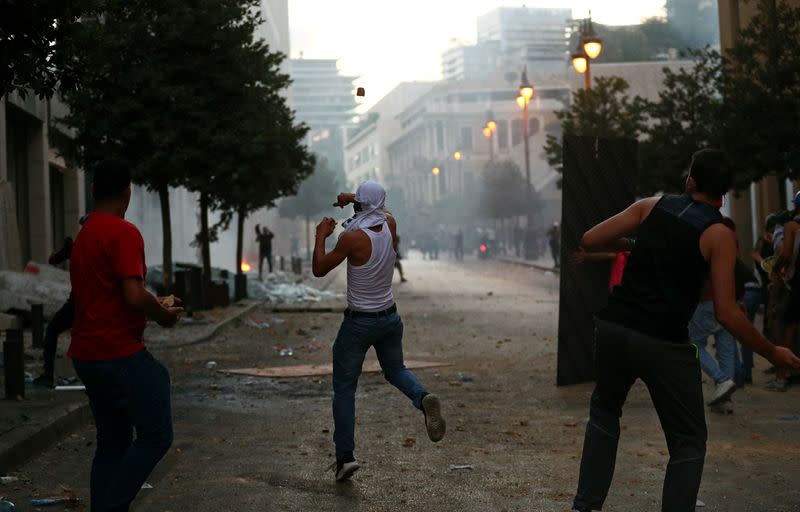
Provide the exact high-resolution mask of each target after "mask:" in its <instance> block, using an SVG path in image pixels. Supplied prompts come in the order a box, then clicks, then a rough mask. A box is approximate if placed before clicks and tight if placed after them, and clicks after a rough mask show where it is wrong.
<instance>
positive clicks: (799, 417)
mask: <svg viewBox="0 0 800 512" xmlns="http://www.w3.org/2000/svg"><path fill="white" fill-rule="evenodd" d="M781 419H782V420H783V421H800V414H790V415H788V416H781Z"/></svg>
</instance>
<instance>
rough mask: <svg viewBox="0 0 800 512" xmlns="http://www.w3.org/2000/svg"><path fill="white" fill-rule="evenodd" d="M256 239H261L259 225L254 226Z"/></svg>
mask: <svg viewBox="0 0 800 512" xmlns="http://www.w3.org/2000/svg"><path fill="white" fill-rule="evenodd" d="M256 238H261V224H256Z"/></svg>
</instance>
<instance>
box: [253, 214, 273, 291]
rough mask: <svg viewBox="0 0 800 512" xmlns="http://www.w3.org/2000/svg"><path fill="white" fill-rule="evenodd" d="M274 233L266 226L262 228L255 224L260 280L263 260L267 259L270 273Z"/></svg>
mask: <svg viewBox="0 0 800 512" xmlns="http://www.w3.org/2000/svg"><path fill="white" fill-rule="evenodd" d="M273 238H275V234H274V233H273V232H272V231H270V230H269V229H268V228H267V227H266V226H264V227H263V228H262V227H261V226H260V225H259V224H256V242H258V279H259V280H261V278H262V276H263V274H262V268H263V266H264V260H265V259H266V260H267V264H268V265H269V272H270V274H271V273H272V239H273Z"/></svg>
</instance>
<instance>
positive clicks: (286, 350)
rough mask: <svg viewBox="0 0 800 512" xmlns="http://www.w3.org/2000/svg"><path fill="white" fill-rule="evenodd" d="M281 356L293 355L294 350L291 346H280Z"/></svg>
mask: <svg viewBox="0 0 800 512" xmlns="http://www.w3.org/2000/svg"><path fill="white" fill-rule="evenodd" d="M279 353H280V355H281V357H292V356H293V355H294V350H292V348H291V347H287V348H282V349H281V351H280V352H279Z"/></svg>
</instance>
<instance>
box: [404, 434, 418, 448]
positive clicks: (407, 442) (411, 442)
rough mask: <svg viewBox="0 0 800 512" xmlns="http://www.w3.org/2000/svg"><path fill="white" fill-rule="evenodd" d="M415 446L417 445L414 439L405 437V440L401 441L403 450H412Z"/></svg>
mask: <svg viewBox="0 0 800 512" xmlns="http://www.w3.org/2000/svg"><path fill="white" fill-rule="evenodd" d="M415 444H417V438H416V437H407V438H406V440H405V441H403V448H413V447H414V445H415Z"/></svg>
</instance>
